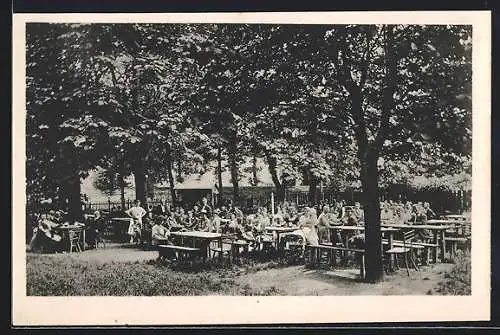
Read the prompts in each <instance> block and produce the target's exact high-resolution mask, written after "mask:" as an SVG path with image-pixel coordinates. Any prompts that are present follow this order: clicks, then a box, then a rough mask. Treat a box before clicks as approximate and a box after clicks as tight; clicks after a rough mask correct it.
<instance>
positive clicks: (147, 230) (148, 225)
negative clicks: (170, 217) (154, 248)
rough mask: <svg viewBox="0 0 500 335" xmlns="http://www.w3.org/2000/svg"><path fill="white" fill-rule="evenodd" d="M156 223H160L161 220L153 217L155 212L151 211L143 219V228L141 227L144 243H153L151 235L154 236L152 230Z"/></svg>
mask: <svg viewBox="0 0 500 335" xmlns="http://www.w3.org/2000/svg"><path fill="white" fill-rule="evenodd" d="M155 221H160V222H161V219H158V218H155V217H154V216H153V212H152V211H149V212H148V213H147V214H146V215H145V216H144V218H143V219H142V226H141V236H142V241H141V242H145V243H148V242H149V241H151V238H152V237H151V235H152V228H153V226H154V225H155Z"/></svg>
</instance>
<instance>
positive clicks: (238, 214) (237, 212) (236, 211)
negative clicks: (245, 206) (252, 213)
mask: <svg viewBox="0 0 500 335" xmlns="http://www.w3.org/2000/svg"><path fill="white" fill-rule="evenodd" d="M234 215H235V216H236V220H238V223H239V224H243V221H244V220H245V215H243V212H242V211H241V209H240V208H239V207H234Z"/></svg>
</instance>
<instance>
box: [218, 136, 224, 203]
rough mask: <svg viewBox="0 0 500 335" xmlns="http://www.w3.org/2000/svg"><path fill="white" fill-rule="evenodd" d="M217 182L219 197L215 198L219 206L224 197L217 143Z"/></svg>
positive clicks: (219, 152)
mask: <svg viewBox="0 0 500 335" xmlns="http://www.w3.org/2000/svg"><path fill="white" fill-rule="evenodd" d="M217 182H218V188H219V197H218V198H217V200H218V201H217V202H218V205H219V206H221V205H222V203H223V201H224V197H223V190H222V188H223V185H222V148H221V146H220V145H219V147H218V148H217Z"/></svg>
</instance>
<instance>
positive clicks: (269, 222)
mask: <svg viewBox="0 0 500 335" xmlns="http://www.w3.org/2000/svg"><path fill="white" fill-rule="evenodd" d="M380 208H381V217H380V218H381V221H383V222H389V223H399V224H416V223H424V222H425V221H426V220H427V219H430V218H434V217H436V214H435V212H434V211H433V210H432V209H431V207H430V204H429V203H427V202H425V203H420V202H419V203H415V204H413V203H411V202H406V203H404V204H403V203H401V202H393V201H387V202H386V201H383V202H381V204H380ZM124 213H125V214H126V215H128V216H129V217H130V218H131V219H132V220H131V224H130V226H129V228H128V234H129V235H130V242H131V243H141V242H144V241H146V242H149V241H150V242H151V243H152V244H153V245H155V244H157V243H158V241H160V240H161V241H163V240H166V239H168V237H169V235H170V232H173V231H205V232H217V233H233V234H236V236H237V237H238V238H239V239H241V240H245V241H248V242H259V241H261V240H262V239H266V238H270V236H269V235H267V234H264V232H265V228H266V227H268V226H281V227H295V228H297V229H296V230H295V231H293V232H289V233H287V234H285V235H288V236H297V237H300V238H301V240H302V241H304V243H310V244H317V243H319V242H320V241H326V242H331V241H330V229H329V228H330V227H331V226H333V225H351V226H356V225H364V211H363V208H362V207H361V205H360V203H359V202H356V203H355V204H354V206H346V205H345V203H344V202H343V201H339V202H335V203H331V204H322V205H319V206H311V207H307V206H298V205H297V204H295V203H289V202H286V201H285V202H282V203H280V204H278V205H277V206H276V208H275V210H274V213H273V211H272V210H271V211H270V210H268V208H267V207H265V206H261V207H258V208H257V209H256V210H255V211H254V213H250V214H247V215H245V214H244V213H243V211H242V210H241V209H240V208H239V207H237V206H232V204H231V203H229V204H227V205H222V206H220V207H216V208H212V206H210V204H209V203H208V201H207V199H206V198H203V199H202V200H201V202H200V203H197V204H195V205H194V206H193V207H192V208H189V209H187V210H186V209H185V208H183V207H181V206H178V207H170V206H168V205H167V204H166V203H165V202H164V201H162V202H161V203H160V204H159V205H157V206H145V208H143V207H142V206H141V204H140V202H139V201H138V200H136V201H135V202H134V204H133V206H132V207H131V208H129V209H127V210H126V211H124ZM318 213H319V214H318ZM337 237H338V240H340V241H341V240H342V239H341V236H337Z"/></svg>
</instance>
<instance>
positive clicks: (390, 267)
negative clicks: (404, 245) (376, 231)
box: [389, 231, 394, 271]
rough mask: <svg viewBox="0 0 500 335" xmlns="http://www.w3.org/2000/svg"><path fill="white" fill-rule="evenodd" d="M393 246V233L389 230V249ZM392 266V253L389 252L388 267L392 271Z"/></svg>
mask: <svg viewBox="0 0 500 335" xmlns="http://www.w3.org/2000/svg"><path fill="white" fill-rule="evenodd" d="M393 247H394V233H393V232H392V231H390V232H389V249H392V248H393ZM393 267H394V254H392V253H391V254H389V269H390V270H391V271H392V269H393Z"/></svg>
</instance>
